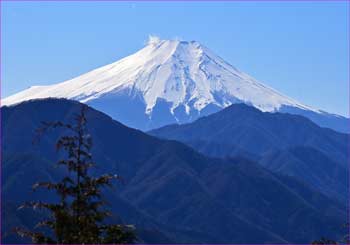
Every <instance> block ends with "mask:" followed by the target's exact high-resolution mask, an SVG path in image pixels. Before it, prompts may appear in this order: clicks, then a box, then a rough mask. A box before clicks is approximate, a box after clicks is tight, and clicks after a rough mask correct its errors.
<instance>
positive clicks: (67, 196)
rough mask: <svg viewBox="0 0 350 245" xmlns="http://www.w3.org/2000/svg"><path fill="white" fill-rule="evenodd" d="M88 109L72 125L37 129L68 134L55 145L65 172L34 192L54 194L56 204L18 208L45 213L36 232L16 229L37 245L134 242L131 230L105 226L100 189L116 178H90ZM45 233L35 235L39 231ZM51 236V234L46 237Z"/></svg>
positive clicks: (56, 124)
mask: <svg viewBox="0 0 350 245" xmlns="http://www.w3.org/2000/svg"><path fill="white" fill-rule="evenodd" d="M86 110H87V106H82V108H81V110H80V113H79V114H78V115H76V117H75V118H74V123H73V125H72V124H66V123H63V122H59V121H58V122H45V123H43V126H42V127H41V128H39V129H38V130H37V133H38V136H39V137H40V136H41V135H43V134H44V133H46V132H47V131H48V130H50V129H58V128H61V129H65V132H67V135H64V136H61V137H60V138H59V139H58V140H57V143H56V149H57V150H58V151H64V152H65V153H66V157H65V159H61V160H59V161H58V162H57V163H56V164H57V165H58V166H64V167H65V168H67V170H68V174H67V176H64V177H63V178H62V180H61V181H60V182H57V183H52V182H39V183H36V184H34V185H33V190H34V191H35V190H36V189H38V188H44V189H47V190H48V191H52V192H55V193H56V195H57V196H58V197H59V201H58V202H57V203H46V202H44V201H32V202H26V203H24V204H23V205H22V206H21V207H20V208H19V209H22V208H28V207H29V208H33V209H34V210H36V209H41V210H46V211H47V212H48V214H49V215H48V218H47V219H44V220H42V221H40V222H39V223H38V224H37V225H36V227H35V228H34V230H35V231H30V230H26V229H23V228H18V227H17V228H15V229H14V231H15V232H16V233H17V235H19V236H22V237H29V238H31V240H32V242H33V243H36V244H121V243H133V242H134V241H135V240H136V236H135V233H134V227H133V226H128V225H120V224H117V225H108V224H105V223H104V220H105V218H107V217H108V216H110V215H111V214H110V213H109V212H108V211H107V210H106V209H105V208H104V207H105V205H106V203H105V202H104V201H103V200H102V194H101V190H102V188H104V187H110V186H112V181H113V180H116V179H117V180H118V179H120V178H119V176H117V175H112V174H105V175H101V176H98V177H93V176H92V175H90V172H89V170H90V169H91V168H92V167H93V166H94V165H95V163H94V162H93V161H92V156H91V147H92V139H91V136H90V135H89V134H88V132H87V127H86V126H87V120H86ZM40 228H41V229H44V230H45V232H38V231H37V230H39V229H40ZM48 234H50V235H48Z"/></svg>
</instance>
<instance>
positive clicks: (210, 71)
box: [2, 38, 322, 129]
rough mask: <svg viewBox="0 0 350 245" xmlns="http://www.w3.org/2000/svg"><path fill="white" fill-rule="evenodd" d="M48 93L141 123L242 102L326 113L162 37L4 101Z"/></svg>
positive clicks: (203, 51) (146, 125)
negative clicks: (69, 77)
mask: <svg viewBox="0 0 350 245" xmlns="http://www.w3.org/2000/svg"><path fill="white" fill-rule="evenodd" d="M48 97H58V98H61V97H62V98H69V99H74V100H78V101H80V102H84V103H87V104H90V105H92V106H95V107H96V108H97V109H99V110H102V111H104V112H106V113H108V114H110V115H111V116H112V117H114V118H115V119H117V120H120V121H121V122H124V123H125V124H127V125H129V126H132V127H136V128H140V129H151V128H154V127H158V126H163V125H165V124H168V123H174V122H178V123H183V122H189V121H192V120H194V119H196V118H198V117H199V116H201V115H206V114H209V113H212V112H215V111H218V110H219V109H221V108H224V107H226V106H228V105H231V104H232V103H241V102H243V103H246V104H249V105H252V106H254V107H256V108H258V109H260V110H262V111H272V112H273V111H278V110H281V109H282V108H293V109H297V110H300V111H307V112H312V113H316V114H320V113H322V112H320V111H319V110H316V109H313V108H311V107H308V106H306V105H303V104H301V103H299V102H297V101H295V100H293V99H291V98H288V97H287V96H285V95H282V94H280V93H279V92H277V91H275V90H273V89H272V88H270V87H268V86H266V85H264V84H262V83H260V82H258V81H257V80H255V79H254V78H252V77H250V76H249V75H247V74H245V73H243V72H241V71H239V70H237V69H236V68H235V67H233V66H231V65H230V64H228V63H227V62H225V61H224V60H223V59H221V58H220V57H219V56H217V55H215V54H214V53H213V52H211V51H210V50H209V49H208V48H206V47H205V46H203V45H201V44H200V43H198V42H195V41H192V42H185V41H178V40H159V39H157V38H151V39H150V41H149V43H148V45H146V47H144V48H143V49H141V50H140V51H138V52H136V53H135V54H132V55H130V56H128V57H126V58H123V59H121V60H119V61H117V62H115V63H112V64H109V65H106V66H103V67H100V68H98V69H95V70H93V71H91V72H88V73H86V74H83V75H81V76H78V77H76V78H73V79H71V80H68V81H65V82H62V83H58V84H54V85H49V86H33V87H30V88H29V89H27V90H24V91H22V92H19V93H17V94H14V95H12V96H9V97H7V98H5V99H3V100H2V105H12V104H16V103H18V102H21V101H24V100H30V99H37V98H48ZM129 107H130V108H129ZM133 114H143V115H133Z"/></svg>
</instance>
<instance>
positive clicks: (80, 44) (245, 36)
mask: <svg viewBox="0 0 350 245" xmlns="http://www.w3.org/2000/svg"><path fill="white" fill-rule="evenodd" d="M1 4H2V6H1V8H2V9H1V11H2V12H1V45H2V46H1V51H2V52H1V72H2V73H1V83H2V84H1V85H2V97H6V96H8V95H11V94H13V93H15V92H18V91H20V90H22V89H25V88H28V87H29V86H31V85H44V84H52V83H57V82H61V81H65V80H67V79H69V78H73V77H75V76H77V75H80V74H82V73H85V72H87V71H89V70H91V69H93V68H97V67H99V66H103V65H106V64H108V63H111V62H114V61H116V60H118V59H120V58H122V57H124V56H127V55H129V54H132V53H134V52H135V51H137V50H138V49H140V48H142V47H143V45H144V43H145V42H146V40H147V37H148V35H149V34H154V35H158V36H160V38H162V39H174V38H180V39H183V40H188V41H190V40H196V41H199V42H201V43H203V44H204V45H206V46H207V47H209V48H210V49H211V50H212V51H214V52H215V53H216V54H218V55H219V56H221V57H222V58H224V59H225V60H226V61H228V62H229V63H231V64H232V65H234V66H236V67H237V68H239V69H240V70H242V71H244V72H246V73H248V74H250V75H252V76H253V77H255V78H256V79H257V80H259V81H261V82H263V83H265V84H267V85H269V86H271V87H273V88H275V89H277V90H279V91H280V92H282V93H284V94H286V95H288V96H290V97H293V98H295V99H297V100H299V101H300V102H302V103H304V104H308V105H311V106H314V107H317V108H320V109H323V110H326V111H329V112H334V113H338V114H341V115H347V116H348V115H349V108H348V107H349V105H348V104H349V24H348V23H349V2H346V1H338V2H300V1H296V2H245V3H244V2H216V3H215V2H97V1H96V2H2V3H1Z"/></svg>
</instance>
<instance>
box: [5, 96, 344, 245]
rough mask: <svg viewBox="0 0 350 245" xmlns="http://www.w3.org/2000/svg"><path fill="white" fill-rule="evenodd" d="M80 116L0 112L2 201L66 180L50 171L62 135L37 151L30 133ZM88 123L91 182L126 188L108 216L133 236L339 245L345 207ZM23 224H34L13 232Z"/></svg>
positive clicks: (51, 135)
mask: <svg viewBox="0 0 350 245" xmlns="http://www.w3.org/2000/svg"><path fill="white" fill-rule="evenodd" d="M80 109H81V104H80V103H79V102H76V101H68V100H64V99H44V100H35V101H29V102H28V101H27V102H23V103H21V104H19V105H16V106H10V107H2V108H1V112H2V116H3V120H2V122H1V123H2V129H3V131H2V132H3V134H2V137H3V138H2V140H3V142H6V144H4V145H3V149H2V153H3V155H2V156H3V159H4V163H3V171H2V172H3V178H2V181H3V187H4V189H3V192H2V194H3V197H4V199H6V201H8V202H11V203H13V205H17V204H20V203H22V202H23V201H28V200H33V199H39V200H42V199H45V200H47V198H49V197H50V196H49V195H47V193H41V192H34V193H33V192H31V191H30V186H31V184H33V182H35V181H38V180H41V181H45V180H50V181H52V180H53V181H55V180H58V179H60V178H61V177H62V174H64V173H62V172H61V171H59V169H57V168H54V166H52V165H53V162H56V161H57V160H58V159H60V158H61V157H62V156H60V155H59V154H57V152H56V151H55V149H54V144H55V141H56V140H57V138H59V137H60V136H62V135H65V133H67V132H65V131H64V130H60V131H54V132H53V131H50V132H48V134H45V136H44V137H42V139H41V141H40V144H36V145H33V144H32V140H33V136H34V135H33V133H34V132H35V129H37V128H38V127H39V126H40V125H41V122H42V121H57V120H59V121H64V122H66V123H69V122H71V120H72V119H73V118H74V115H75V114H76V113H78V112H79V110H80ZM86 115H87V120H88V123H87V125H88V131H89V133H90V134H91V136H92V138H93V148H92V154H93V159H94V162H96V163H97V165H96V168H95V169H94V173H96V174H99V173H106V172H108V173H118V175H121V176H122V177H123V179H124V180H125V184H123V185H118V186H117V189H116V190H114V189H113V190H112V191H111V192H108V195H107V196H106V198H108V201H109V202H110V203H111V204H113V205H112V206H111V210H112V212H113V213H117V214H120V215H122V217H121V218H122V219H123V220H125V222H128V223H132V224H135V225H136V227H139V228H141V229H144V228H147V227H148V228H152V234H157V233H159V234H160V235H161V237H162V239H161V240H158V242H160V241H164V240H165V241H171V242H178V243H261V242H269V243H287V242H295V243H308V242H310V241H312V240H314V239H317V238H319V237H320V236H321V235H322V236H323V235H324V236H329V237H338V236H339V237H340V235H342V232H343V231H342V230H341V224H342V223H343V222H344V221H343V220H345V207H344V205H342V204H341V203H339V202H337V201H335V200H331V199H329V198H327V197H326V196H324V195H322V194H320V193H319V192H317V191H315V190H313V189H312V188H309V187H308V186H304V185H303V184H301V183H299V182H298V181H296V180H294V179H290V180H289V182H286V181H285V180H284V178H283V177H282V176H280V175H276V174H272V173H271V172H270V171H268V170H266V169H264V168H262V167H261V166H259V165H257V164H256V163H254V162H247V161H245V160H242V159H232V160H231V161H224V160H220V159H216V158H208V157H206V156H204V155H202V154H199V153H197V152H196V151H194V150H193V149H192V148H189V147H187V146H186V145H184V144H182V143H179V142H176V141H170V140H160V139H158V138H156V137H153V136H149V135H147V134H145V133H143V132H141V131H139V130H135V129H132V128H128V127H125V126H124V125H123V124H121V123H119V122H116V121H114V120H112V118H111V117H109V116H107V115H105V114H103V113H101V112H99V111H96V110H95V109H93V108H91V107H88V109H87V111H86ZM14 129H15V130H14ZM13 156H15V157H13ZM95 171H96V172H95ZM213 180H215V181H213ZM5 184H6V185H5ZM227 198H228V199H227ZM50 200H51V199H50ZM286 200H287V201H286ZM286 204H287V205H286ZM271 205H272V206H271ZM271 207H274V208H271ZM3 212H4V211H3ZM23 215H24V216H23ZM3 217H4V221H5V222H4V223H3V227H2V229H4V230H7V231H8V229H9V228H10V227H11V226H13V225H27V226H29V227H31V226H30V225H31V222H32V221H33V220H32V217H37V216H26V213H21V212H12V211H11V210H9V212H5V213H4V215H3ZM22 220H24V221H30V222H29V223H26V224H22V223H16V224H14V223H11V222H21V221H22ZM286 220H288V222H286ZM305 220H307V222H305ZM305 230H307V231H308V232H307V233H305V232H304V231H305ZM146 233H147V232H146ZM3 234H4V233H3ZM142 234H143V235H144V236H142V238H143V239H144V240H143V241H146V242H147V241H150V240H146V238H147V237H149V234H148V236H147V234H144V233H142ZM204 234H206V235H204ZM145 236H146V237H145ZM151 237H153V238H154V239H155V238H156V236H155V235H152V236H151ZM2 239H4V238H2ZM12 241H13V240H12ZM153 241H154V240H153ZM17 242H18V241H17Z"/></svg>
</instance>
